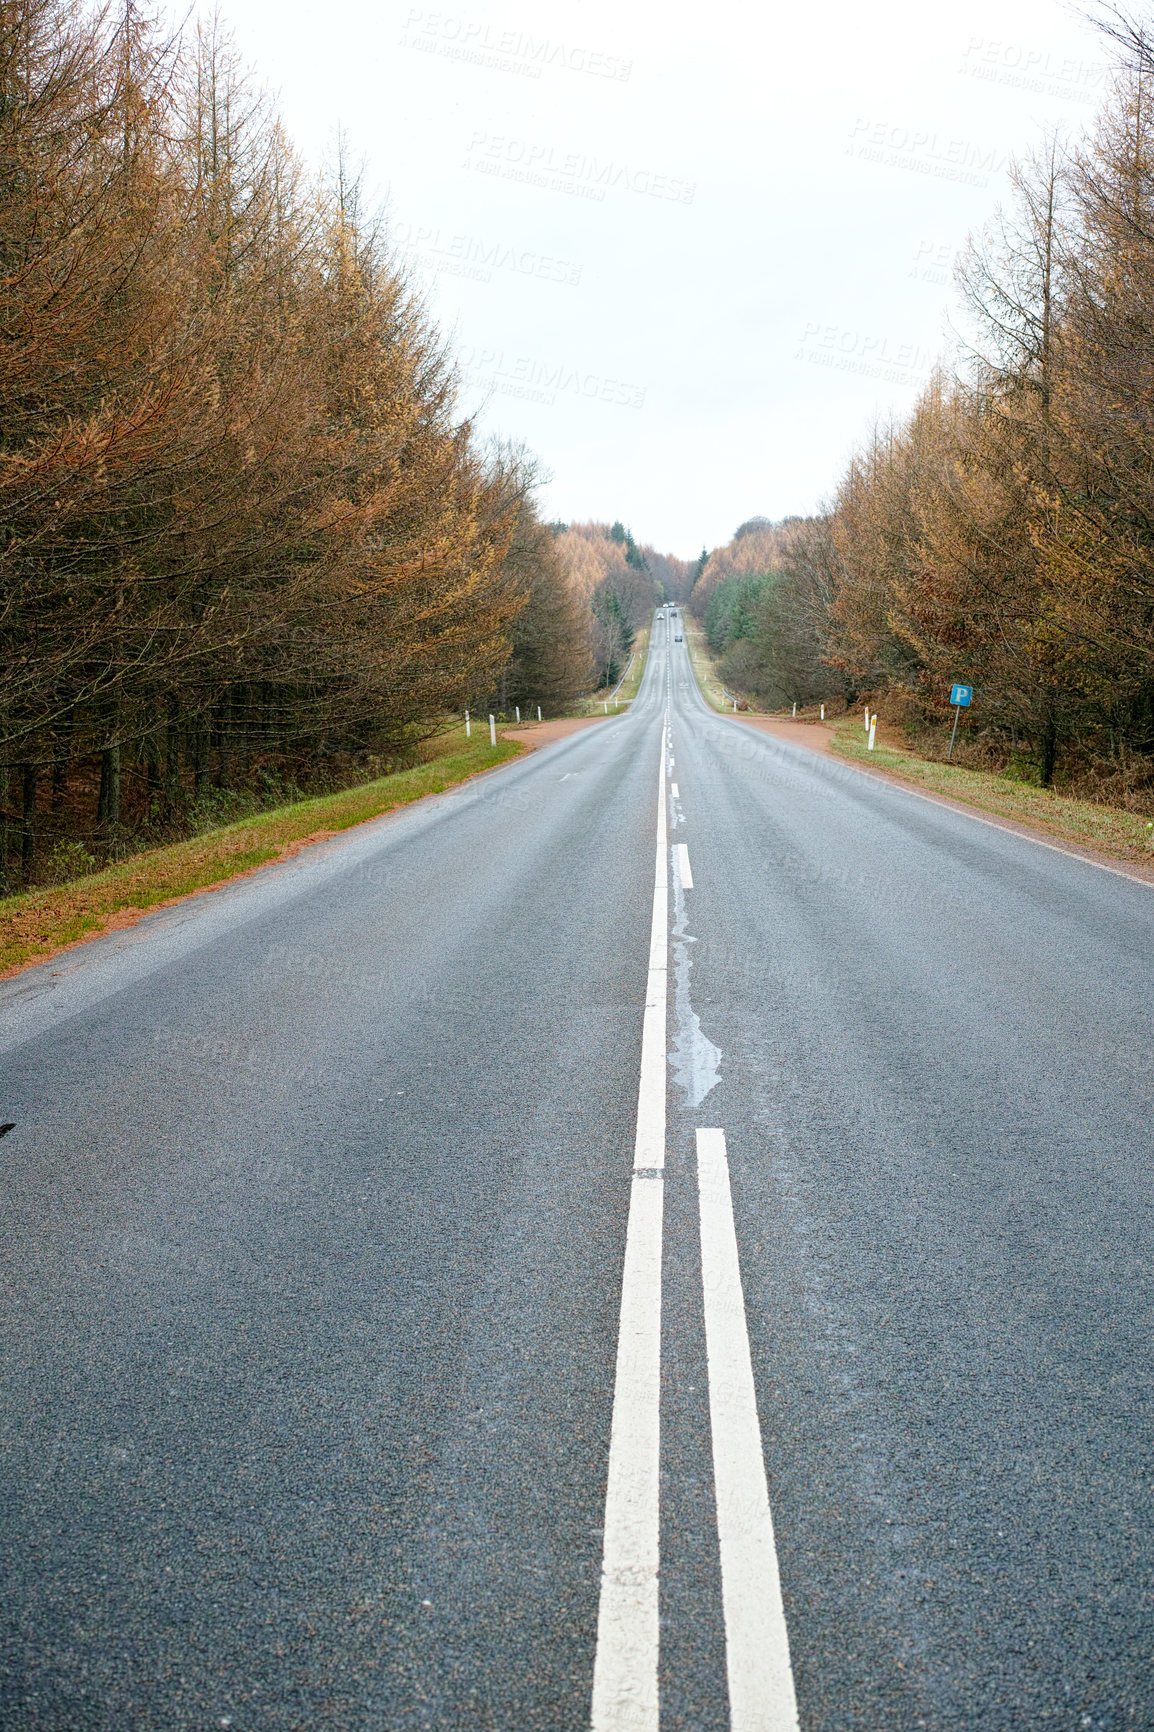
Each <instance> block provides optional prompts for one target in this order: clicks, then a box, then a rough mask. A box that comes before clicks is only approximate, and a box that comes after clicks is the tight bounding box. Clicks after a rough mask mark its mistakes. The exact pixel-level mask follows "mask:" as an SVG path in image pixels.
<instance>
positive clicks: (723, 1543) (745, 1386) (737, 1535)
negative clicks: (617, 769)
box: [592, 711, 797, 1732]
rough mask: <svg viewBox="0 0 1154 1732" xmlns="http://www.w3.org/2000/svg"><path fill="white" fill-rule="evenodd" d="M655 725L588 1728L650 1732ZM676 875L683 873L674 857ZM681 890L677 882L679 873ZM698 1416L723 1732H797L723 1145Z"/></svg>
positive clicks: (657, 1314)
mask: <svg viewBox="0 0 1154 1732" xmlns="http://www.w3.org/2000/svg"><path fill="white" fill-rule="evenodd" d="M668 744H669V714H668V711H666V716H665V722H664V726H663V728H662V734H661V771H660V778H659V783H658V790H657V859H656V866H655V871H654V888H653V924H652V928H651V933H650V943H649V976H648V981H647V985H646V993H645V1022H644V1025H643V1029H642V1036H641V1083H640V1088H639V1091H638V1101H637V1135H636V1140H635V1143H634V1153H633V1183H632V1191H631V1194H630V1200H629V1225H628V1228H627V1231H626V1236H625V1268H624V1272H623V1276H622V1283H621V1323H620V1331H619V1334H618V1339H617V1372H616V1383H615V1387H614V1395H613V1426H612V1432H611V1435H610V1443H609V1480H608V1487H607V1491H606V1498H605V1551H604V1559H603V1563H602V1572H601V1601H600V1606H599V1610H598V1616H597V1656H596V1660H595V1663H594V1668H593V1715H592V1726H593V1732H658V1724H659V1701H658V1689H657V1661H658V1652H659V1646H660V1624H659V1619H660V1605H659V1579H658V1568H659V1557H660V1526H661V1503H660V1471H661V1234H662V1216H663V1207H664V1192H665V1184H664V1178H665V1068H666V1063H665V1052H666V988H667V975H668V966H669V835H668V812H667V806H666V775H667V771H668ZM686 866H687V861H686ZM682 882H683V884H684V883H685V872H684V871H683V878H682ZM697 1162H698V1191H699V1200H700V1208H701V1260H702V1278H703V1283H704V1290H705V1337H706V1350H707V1355H708V1360H709V1414H710V1426H711V1430H712V1435H713V1470H714V1483H715V1487H716V1495H717V1526H718V1541H719V1547H720V1553H721V1578H722V1605H723V1611H724V1615H725V1643H726V1670H727V1673H728V1680H729V1707H730V1725H731V1727H732V1729H733V1732H796V1728H797V1705H796V1701H795V1698H794V1688H793V1674H792V1671H791V1668H790V1661H789V1641H788V1636H787V1633H786V1626H785V1614H784V1611H783V1608H782V1603H781V1585H780V1581H779V1577H778V1568H777V1552H776V1549H775V1546H774V1538H773V1520H772V1517H771V1515H770V1509H769V1495H768V1491H767V1487H766V1479H765V1464H764V1460H763V1457H762V1448H761V1431H760V1427H759V1424H758V1418H757V1403H756V1398H755V1394H754V1385H753V1367H752V1363H751V1360H750V1354H749V1335H748V1332H747V1329H746V1321H745V1301H744V1297H743V1294H742V1288H741V1269H740V1265H739V1262H738V1254H737V1236H736V1232H735V1230H734V1223H733V1206H732V1200H731V1197H730V1188H729V1164H728V1160H727V1157H726V1150H725V1133H724V1132H723V1131H719V1130H699V1131H698V1133H697Z"/></svg>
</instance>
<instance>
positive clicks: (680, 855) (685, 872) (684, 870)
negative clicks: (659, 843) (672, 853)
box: [676, 842, 693, 890]
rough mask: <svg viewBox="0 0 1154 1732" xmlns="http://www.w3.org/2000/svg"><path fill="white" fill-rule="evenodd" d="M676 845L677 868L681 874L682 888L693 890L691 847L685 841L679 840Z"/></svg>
mask: <svg viewBox="0 0 1154 1732" xmlns="http://www.w3.org/2000/svg"><path fill="white" fill-rule="evenodd" d="M676 846H677V870H678V872H679V873H680V875H681V888H682V889H683V890H692V889H693V873H692V872H691V871H690V870H689V847H688V845H687V844H686V843H685V842H678V843H677V844H676Z"/></svg>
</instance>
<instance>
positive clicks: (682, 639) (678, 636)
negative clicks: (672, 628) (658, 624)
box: [673, 632, 685, 643]
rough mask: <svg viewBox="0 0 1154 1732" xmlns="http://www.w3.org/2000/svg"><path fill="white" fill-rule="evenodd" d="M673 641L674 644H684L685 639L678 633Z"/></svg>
mask: <svg viewBox="0 0 1154 1732" xmlns="http://www.w3.org/2000/svg"><path fill="white" fill-rule="evenodd" d="M673 641H674V643H684V642H685V639H684V638H683V637H682V635H681V633H680V632H678V633H677V635H676V637H675V638H674V640H673Z"/></svg>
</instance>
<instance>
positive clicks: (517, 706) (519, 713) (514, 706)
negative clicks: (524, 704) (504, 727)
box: [513, 704, 521, 727]
mask: <svg viewBox="0 0 1154 1732" xmlns="http://www.w3.org/2000/svg"><path fill="white" fill-rule="evenodd" d="M513 708H514V709H515V710H516V712H517V726H518V727H520V726H521V706H520V704H514V705H513Z"/></svg>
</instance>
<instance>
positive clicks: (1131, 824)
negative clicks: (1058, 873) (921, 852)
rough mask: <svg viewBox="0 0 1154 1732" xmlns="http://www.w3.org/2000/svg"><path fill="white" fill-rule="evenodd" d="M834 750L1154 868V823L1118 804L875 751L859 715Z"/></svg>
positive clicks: (885, 749) (843, 727)
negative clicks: (870, 744)
mask: <svg viewBox="0 0 1154 1732" xmlns="http://www.w3.org/2000/svg"><path fill="white" fill-rule="evenodd" d="M831 746H832V749H833V751H835V752H836V753H838V755H839V756H841V757H843V758H849V759H850V760H851V761H852V762H854V763H860V764H865V765H868V766H869V768H870V769H875V770H885V771H886V772H887V773H888V774H889V775H892V776H896V777H897V778H898V779H899V780H900V781H903V782H909V783H910V784H911V785H912V786H914V787H918V788H924V789H925V790H926V791H927V792H928V793H932V794H943V795H945V796H946V797H947V798H949V799H952V800H958V801H960V802H962V803H963V804H964V805H966V806H974V807H976V808H977V810H978V811H981V812H989V813H990V814H991V816H993V817H997V818H1008V819H1010V820H1011V821H1012V822H1014V823H1017V824H1027V825H1029V826H1030V828H1031V829H1033V830H1039V831H1042V832H1043V833H1044V834H1046V835H1047V836H1052V837H1053V839H1054V840H1055V841H1056V842H1073V843H1076V844H1077V846H1079V847H1081V848H1092V849H1093V850H1094V851H1095V852H1096V853H1098V854H1106V855H1109V856H1110V857H1111V858H1112V859H1115V860H1124V861H1128V862H1131V863H1133V864H1138V865H1145V866H1151V865H1154V824H1152V823H1151V821H1150V820H1149V819H1147V818H1145V817H1143V816H1142V815H1141V814H1139V813H1137V812H1126V811H1122V810H1121V809H1120V808H1119V807H1117V806H1099V805H1096V804H1095V803H1094V802H1093V801H1091V800H1075V799H1072V798H1071V797H1070V796H1069V795H1066V794H1055V793H1054V792H1053V791H1052V789H1049V788H1036V787H1032V786H1031V785H1030V784H1029V783H1027V782H1015V781H1010V780H1009V779H1008V778H1007V777H1005V776H998V775H995V774H993V773H992V772H991V771H988V770H965V769H962V768H960V767H959V766H957V765H954V764H942V763H938V762H936V761H935V760H934V759H931V758H919V757H917V756H916V754H915V753H913V752H910V751H904V750H898V749H896V748H895V747H893V746H886V745H883V744H881V743H880V742H879V743H878V744H876V745H875V748H874V750H873V751H872V752H871V751H870V750H869V749H868V748H867V745H866V736H865V730H864V728H863V727H862V725H861V722H860V720H859V718H858V716H857V715H856V713H851V714H850V715H849V716H847V717H845V719H844V720H843V721H841V722H840V723H839V724H838V728H837V733H836V734H835V735H834V738H833V740H832V741H831Z"/></svg>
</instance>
